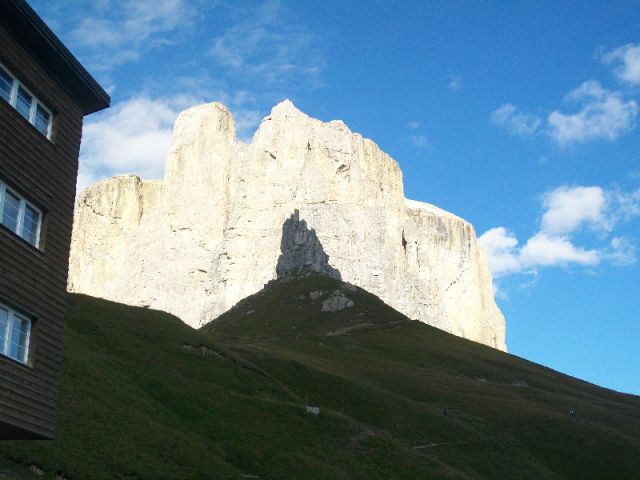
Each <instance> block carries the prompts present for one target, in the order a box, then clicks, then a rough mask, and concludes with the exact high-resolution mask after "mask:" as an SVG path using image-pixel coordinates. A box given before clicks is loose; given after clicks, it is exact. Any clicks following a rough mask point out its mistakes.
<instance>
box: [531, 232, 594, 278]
mask: <svg viewBox="0 0 640 480" xmlns="http://www.w3.org/2000/svg"><path fill="white" fill-rule="evenodd" d="M519 259H520V263H521V265H522V267H523V268H525V269H527V268H535V267H550V266H556V265H560V266H563V265H568V264H570V263H576V264H579V265H596V264H597V263H598V262H599V261H600V253H599V252H598V251H597V250H586V249H584V248H580V247H576V246H575V245H573V244H572V243H571V241H570V240H569V238H568V237H566V236H562V235H560V236H556V235H548V234H546V233H544V232H538V233H536V234H535V235H534V236H533V237H531V238H530V239H529V240H527V243H526V244H525V245H524V247H522V250H521V251H520V254H519Z"/></svg>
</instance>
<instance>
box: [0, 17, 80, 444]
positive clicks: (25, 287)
mask: <svg viewBox="0 0 640 480" xmlns="http://www.w3.org/2000/svg"><path fill="white" fill-rule="evenodd" d="M0 22H1V19H0ZM0 62H2V63H3V64H4V65H5V66H6V68H8V69H9V70H10V71H11V73H13V74H14V75H15V76H16V77H17V78H18V79H19V80H20V81H21V82H22V83H23V84H24V85H25V86H26V87H27V88H28V89H30V90H31V91H32V92H33V94H34V95H36V96H37V97H38V99H40V100H41V101H42V102H43V103H44V104H45V105H46V106H47V107H49V108H50V109H51V110H52V111H53V114H54V119H53V127H52V128H53V130H52V136H51V141H49V140H48V139H47V138H46V137H45V136H43V135H42V134H40V133H39V132H38V131H37V130H36V129H35V127H33V126H32V125H31V124H29V123H28V122H27V121H26V120H24V119H23V118H22V117H21V116H20V114H18V112H17V111H15V110H14V109H13V108H12V107H11V106H10V105H9V104H8V103H6V102H4V101H3V100H1V99H0V180H2V181H4V182H6V183H7V184H8V185H9V186H11V187H12V188H14V189H15V190H17V191H18V192H19V193H20V194H21V195H23V196H24V197H25V198H26V199H27V200H29V201H31V202H32V203H33V204H35V205H36V206H38V207H39V208H41V209H42V211H43V214H44V220H43V224H42V229H41V235H40V248H39V249H36V248H34V247H33V246H31V245H30V244H28V243H27V242H25V241H23V240H22V239H21V238H19V237H18V236H16V235H14V234H13V233H12V232H10V231H9V230H7V229H6V228H4V227H2V226H0V302H2V303H6V304H7V305H9V306H11V307H13V308H15V309H16V310H18V311H22V312H23V313H25V314H28V315H30V316H31V317H32V318H34V319H35V320H34V322H33V326H32V333H31V348H30V352H29V364H28V365H23V364H20V363H18V362H15V361H13V360H12V359H10V358H8V357H5V356H2V355H0V439H2V438H3V435H4V436H5V438H7V437H12V438H17V437H22V438H51V437H53V434H54V430H55V414H56V407H57V399H58V376H59V372H60V366H61V351H62V336H63V327H64V325H63V318H64V310H65V305H66V285H67V271H68V262H69V245H70V241H71V228H72V223H73V205H74V199H75V188H76V178H77V171H78V153H79V148H80V139H81V134H82V111H81V108H80V106H79V105H78V104H77V103H76V102H75V100H73V99H72V98H71V97H70V96H69V95H68V94H67V93H66V91H65V89H64V88H63V86H62V85H60V84H59V83H58V82H57V80H56V79H55V78H53V77H52V75H50V74H49V73H48V72H47V71H46V70H45V69H44V68H43V67H42V66H41V65H40V64H38V63H37V61H36V60H34V58H33V57H32V56H31V55H30V54H29V52H27V51H25V50H24V49H23V48H22V47H21V46H20V45H19V44H18V43H17V42H16V41H15V39H14V38H13V37H12V36H11V35H10V34H9V33H8V32H7V30H6V29H5V28H3V27H2V26H1V25H0ZM3 432H4V433H3Z"/></svg>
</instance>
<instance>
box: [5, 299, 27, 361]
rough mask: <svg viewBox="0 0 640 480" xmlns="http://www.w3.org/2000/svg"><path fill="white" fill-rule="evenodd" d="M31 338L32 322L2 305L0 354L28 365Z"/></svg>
mask: <svg viewBox="0 0 640 480" xmlns="http://www.w3.org/2000/svg"><path fill="white" fill-rule="evenodd" d="M30 337H31V320H30V319H29V318H27V317H26V316H25V315H22V314H20V313H18V312H16V311H15V310H12V309H10V308H9V307H7V306H5V305H3V304H1V303H0V354H2V355H6V356H7V357H11V358H13V359H14V360H17V361H19V362H22V363H25V364H26V363H27V361H28V360H29V340H30Z"/></svg>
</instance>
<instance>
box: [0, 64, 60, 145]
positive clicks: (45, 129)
mask: <svg viewBox="0 0 640 480" xmlns="http://www.w3.org/2000/svg"><path fill="white" fill-rule="evenodd" d="M0 98H2V99H3V100H4V101H5V102H9V104H10V105H11V106H12V107H13V108H15V109H16V110H17V111H18V113H19V114H20V115H22V116H23V117H24V118H25V119H26V120H27V121H28V122H29V123H30V124H31V125H33V126H34V127H36V128H37V129H38V131H39V132H40V133H41V134H42V135H44V136H45V137H47V138H49V139H51V120H52V119H53V115H52V114H51V111H50V110H49V109H48V108H47V107H45V106H44V105H43V104H42V103H41V102H40V100H38V99H37V98H36V97H34V96H33V95H32V94H31V93H30V92H29V90H27V89H26V88H25V86H24V85H22V84H21V83H20V82H19V81H18V80H17V79H16V78H15V77H14V76H13V75H12V74H11V73H9V70H7V69H6V68H4V66H3V65H2V64H0Z"/></svg>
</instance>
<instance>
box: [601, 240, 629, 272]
mask: <svg viewBox="0 0 640 480" xmlns="http://www.w3.org/2000/svg"><path fill="white" fill-rule="evenodd" d="M605 256H606V258H607V260H609V261H611V262H612V263H614V264H615V265H633V264H634V263H636V261H637V257H636V247H635V245H633V243H631V241H629V239H628V238H624V237H614V238H612V239H611V243H610V246H609V250H608V251H607V252H606V253H605Z"/></svg>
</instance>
